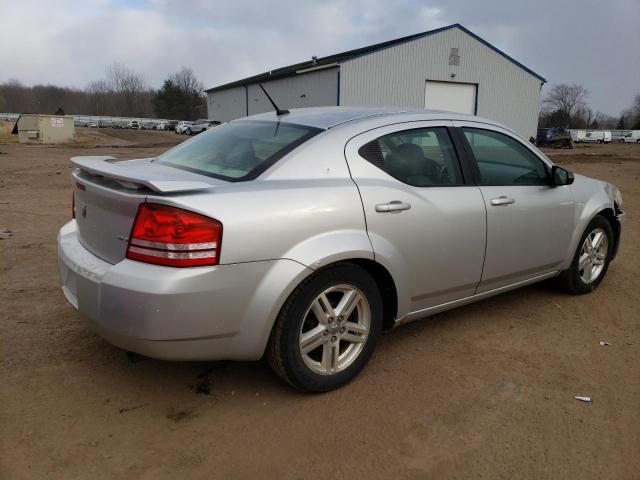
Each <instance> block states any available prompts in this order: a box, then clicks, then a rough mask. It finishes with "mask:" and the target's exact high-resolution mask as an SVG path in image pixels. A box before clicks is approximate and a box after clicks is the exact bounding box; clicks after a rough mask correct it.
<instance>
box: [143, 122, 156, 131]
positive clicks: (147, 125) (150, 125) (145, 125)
mask: <svg viewBox="0 0 640 480" xmlns="http://www.w3.org/2000/svg"><path fill="white" fill-rule="evenodd" d="M140 129H141V130H155V129H156V124H155V123H154V122H142V123H141V124H140Z"/></svg>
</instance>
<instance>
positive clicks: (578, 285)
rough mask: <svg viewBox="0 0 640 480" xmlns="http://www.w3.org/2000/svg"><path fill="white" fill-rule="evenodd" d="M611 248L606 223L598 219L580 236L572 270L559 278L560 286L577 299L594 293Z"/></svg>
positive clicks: (598, 217)
mask: <svg viewBox="0 0 640 480" xmlns="http://www.w3.org/2000/svg"><path fill="white" fill-rule="evenodd" d="M613 244H614V238H613V230H612V228H611V225H610V224H609V221H608V220H607V219H606V218H604V217H602V216H600V215H597V216H596V217H594V219H593V220H591V222H589V225H588V226H587V228H586V229H585V232H584V233H583V234H582V237H581V239H580V243H578V249H577V250H576V253H575V255H574V257H573V261H572V262H571V267H569V268H568V269H567V270H565V271H564V272H562V273H561V274H560V275H559V276H558V283H559V285H560V286H561V287H562V288H564V289H565V290H567V291H569V292H570V293H573V294H576V295H581V294H584V293H589V292H592V291H593V290H595V288H596V287H597V286H598V285H600V282H602V280H603V279H604V276H605V275H606V273H607V270H608V268H609V261H610V259H611V254H612V252H613Z"/></svg>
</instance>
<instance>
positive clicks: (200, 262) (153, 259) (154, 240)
mask: <svg viewBox="0 0 640 480" xmlns="http://www.w3.org/2000/svg"><path fill="white" fill-rule="evenodd" d="M221 241H222V224H221V223H220V222H218V221H217V220H214V219H213V218H209V217H205V216H204V215H200V214H198V213H194V212H189V211H187V210H183V209H181V208H176V207H169V206H167V205H159V204H154V203H143V204H141V205H140V208H139V209H138V214H137V215H136V219H135V222H134V224H133V229H132V231H131V235H130V236H129V245H128V246H127V258H129V259H131V260H138V261H140V262H145V263H154V264H156V265H165V266H169V267H198V266H204V265H217V264H218V260H219V258H220V243H221Z"/></svg>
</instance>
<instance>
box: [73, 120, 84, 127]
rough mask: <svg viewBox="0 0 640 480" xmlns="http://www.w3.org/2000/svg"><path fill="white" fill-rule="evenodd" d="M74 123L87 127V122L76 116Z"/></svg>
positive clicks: (77, 125)
mask: <svg viewBox="0 0 640 480" xmlns="http://www.w3.org/2000/svg"><path fill="white" fill-rule="evenodd" d="M73 125H74V126H76V127H86V126H87V123H86V122H85V121H84V120H79V119H77V118H76V119H75V120H74V121H73Z"/></svg>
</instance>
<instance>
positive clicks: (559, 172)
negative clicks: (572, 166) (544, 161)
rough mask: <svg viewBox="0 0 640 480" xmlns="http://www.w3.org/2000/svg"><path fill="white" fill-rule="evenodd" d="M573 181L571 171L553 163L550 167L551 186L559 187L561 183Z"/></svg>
mask: <svg viewBox="0 0 640 480" xmlns="http://www.w3.org/2000/svg"><path fill="white" fill-rule="evenodd" d="M572 183H573V173H571V172H570V171H569V170H565V169H564V168H562V167H558V166H557V165H554V166H553V167H551V186H552V187H561V186H563V185H571V184H572Z"/></svg>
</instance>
